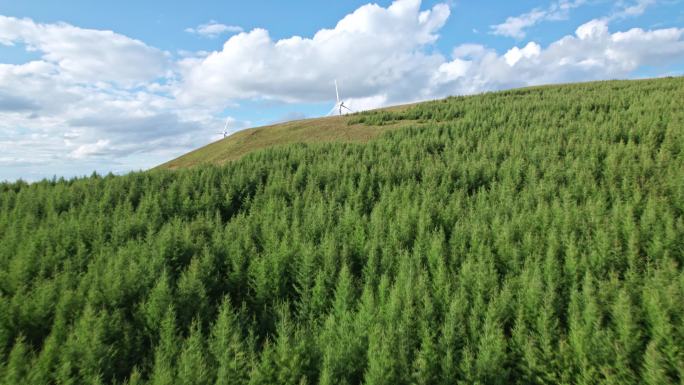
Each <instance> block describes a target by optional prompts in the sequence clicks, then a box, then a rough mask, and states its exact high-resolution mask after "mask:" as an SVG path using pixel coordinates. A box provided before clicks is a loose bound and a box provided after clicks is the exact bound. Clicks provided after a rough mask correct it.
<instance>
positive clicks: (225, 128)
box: [217, 117, 230, 138]
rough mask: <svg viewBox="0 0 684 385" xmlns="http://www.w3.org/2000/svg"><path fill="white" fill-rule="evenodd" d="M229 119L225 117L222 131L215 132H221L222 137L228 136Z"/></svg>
mask: <svg viewBox="0 0 684 385" xmlns="http://www.w3.org/2000/svg"><path fill="white" fill-rule="evenodd" d="M229 121H230V117H227V118H226V124H224V125H223V132H217V134H223V137H224V138H225V137H227V136H228V122H229Z"/></svg>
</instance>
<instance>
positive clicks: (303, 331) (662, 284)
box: [0, 78, 684, 385]
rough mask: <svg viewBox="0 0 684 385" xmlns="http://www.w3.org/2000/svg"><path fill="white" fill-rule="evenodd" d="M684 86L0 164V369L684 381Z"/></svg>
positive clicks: (587, 91)
mask: <svg viewBox="0 0 684 385" xmlns="http://www.w3.org/2000/svg"><path fill="white" fill-rule="evenodd" d="M683 106H684V78H667V79H658V80H641V81H610V82H598V83H584V84H571V85H563V86H548V87H537V88H528V89H519V90H511V91H505V92H497V93H487V94H483V95H478V96H470V97H452V98H448V99H445V100H439V101H434V102H428V103H423V104H418V105H415V106H412V107H410V108H407V109H404V110H397V111H394V112H392V111H375V112H366V113H361V114H357V115H355V116H353V117H352V118H351V120H350V122H349V124H350V125H383V124H392V123H397V122H402V128H398V129H396V130H390V131H387V132H385V133H384V134H383V135H381V136H379V137H378V138H376V139H373V140H370V141H369V142H367V143H354V144H352V143H319V144H316V143H313V144H311V143H310V144H291V145H286V146H277V147H273V148H269V149H266V150H261V151H257V152H253V153H251V154H248V155H246V156H245V157H243V158H241V159H239V160H236V161H234V162H231V163H228V164H226V165H223V166H213V165H203V166H197V167H193V168H189V169H181V170H175V171H168V170H152V171H148V172H136V173H131V174H128V175H123V176H112V175H108V176H99V175H96V174H94V175H92V176H90V177H85V178H78V179H72V180H63V179H59V180H57V179H53V180H44V181H41V182H36V183H31V184H28V183H25V182H21V181H19V182H14V183H3V184H0V383H1V384H7V385H14V384H129V385H133V384H150V385H163V384H178V385H184V384H188V385H189V384H197V385H210V384H253V385H256V384H293V385H300V384H350V385H351V384H368V385H379V384H388V385H389V384H391V385H401V384H493V385H494V384H626V385H629V384H652V385H663V384H682V383H684V272H683V267H682V266H683V264H684V107H683ZM404 124H406V126H404ZM342 129H344V128H342Z"/></svg>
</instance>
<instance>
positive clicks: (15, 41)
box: [0, 0, 684, 180]
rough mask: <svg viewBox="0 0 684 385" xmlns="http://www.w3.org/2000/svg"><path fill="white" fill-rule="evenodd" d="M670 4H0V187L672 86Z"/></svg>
mask: <svg viewBox="0 0 684 385" xmlns="http://www.w3.org/2000/svg"><path fill="white" fill-rule="evenodd" d="M683 27H684V4H683V3H682V1H681V0H623V1H617V2H616V1H598V0H596V1H593V0H553V1H515V2H509V1H505V2H504V1H479V2H472V1H453V0H452V1H449V0H444V1H423V2H420V1H419V0H398V1H378V2H375V3H372V5H369V3H368V2H367V1H356V0H354V1H343V2H313V1H297V2H282V1H258V0H254V1H249V2H244V1H240V2H232V1H231V2H227V1H193V2H184V3H182V4H178V2H168V1H156V0H155V1H144V2H140V1H117V2H97V4H96V3H95V2H92V1H68V0H67V1H61V2H46V1H31V0H23V1H8V0H0V180H3V179H6V180H15V179H18V178H23V179H27V180H36V179H40V178H43V177H51V176H53V175H56V176H66V177H69V176H76V175H87V174H89V173H91V172H92V171H94V170H96V171H98V172H101V173H106V172H110V171H111V172H115V173H123V172H127V171H130V170H137V169H144V168H148V167H151V166H154V165H156V164H158V163H160V162H163V161H165V160H168V159H170V158H173V157H175V156H177V155H180V154H182V153H184V152H186V151H188V150H191V149H193V148H196V147H197V146H201V145H203V144H206V143H209V142H211V141H213V140H216V139H218V138H220V136H221V135H220V134H219V133H220V132H221V131H222V130H223V125H224V122H225V121H226V119H227V120H228V124H229V127H230V131H231V132H233V131H236V130H239V129H242V128H245V127H251V126H257V125H263V124H268V123H271V122H274V121H281V120H285V119H293V118H303V117H314V116H321V115H324V114H325V113H327V111H328V110H329V109H330V107H331V106H332V105H333V104H334V88H333V80H334V79H338V81H339V83H340V88H341V91H342V96H343V97H344V98H345V99H346V102H347V103H348V104H349V105H351V106H353V107H355V109H358V110H361V109H367V108H375V107H380V106H384V105H391V104H396V103H404V102H411V101H417V100H425V99H433V98H440V97H444V96H447V95H453V94H472V93H477V92H482V91H489V90H496V89H505V88H510V87H518V86H526V85H533V84H546V83H558V82H570V81H584V80H595V79H612V78H638V77H651V76H664V75H681V74H682V73H683V70H684V28H683Z"/></svg>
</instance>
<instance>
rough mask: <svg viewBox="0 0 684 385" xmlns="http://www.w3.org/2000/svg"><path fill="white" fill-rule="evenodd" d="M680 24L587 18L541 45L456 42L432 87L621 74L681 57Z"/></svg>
mask: <svg viewBox="0 0 684 385" xmlns="http://www.w3.org/2000/svg"><path fill="white" fill-rule="evenodd" d="M683 35H684V29H680V28H668V29H659V30H650V31H647V30H643V29H640V28H634V29H630V30H628V31H625V32H614V33H611V32H610V31H609V28H608V22H607V21H606V20H605V19H601V20H598V19H596V20H591V21H589V22H587V23H585V24H582V25H581V26H579V27H578V28H577V29H576V31H575V34H574V35H568V36H565V37H562V38H561V39H559V40H557V41H555V42H554V43H552V44H550V45H549V46H548V47H545V48H542V47H541V46H540V45H539V44H537V43H534V42H530V43H528V44H526V45H525V46H523V47H522V48H519V47H513V48H511V49H509V50H508V51H507V52H505V53H504V54H498V53H497V52H495V51H494V50H491V49H488V48H486V47H483V46H465V47H457V48H456V49H455V50H454V55H453V56H454V58H453V60H452V61H450V62H447V63H444V64H442V65H441V66H440V74H439V75H437V76H436V77H435V79H434V87H433V89H439V88H441V89H445V91H446V92H454V91H456V92H462V93H471V92H478V91H482V90H496V89H501V88H508V87H516V86H526V85H535V84H545V83H558V82H568V81H583V80H593V79H610V78H624V77H627V76H629V75H630V74H631V73H632V72H634V71H635V70H637V69H638V68H640V67H642V66H647V65H663V64H667V63H669V62H673V61H675V60H682V59H683V58H684V39H683Z"/></svg>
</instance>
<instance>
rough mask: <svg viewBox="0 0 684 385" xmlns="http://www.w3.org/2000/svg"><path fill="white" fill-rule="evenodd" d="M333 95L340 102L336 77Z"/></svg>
mask: <svg viewBox="0 0 684 385" xmlns="http://www.w3.org/2000/svg"><path fill="white" fill-rule="evenodd" d="M335 96H337V103H339V102H340V93H339V92H338V91H337V79H335Z"/></svg>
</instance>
